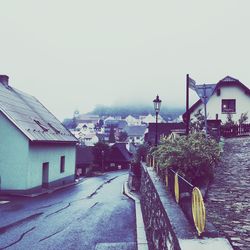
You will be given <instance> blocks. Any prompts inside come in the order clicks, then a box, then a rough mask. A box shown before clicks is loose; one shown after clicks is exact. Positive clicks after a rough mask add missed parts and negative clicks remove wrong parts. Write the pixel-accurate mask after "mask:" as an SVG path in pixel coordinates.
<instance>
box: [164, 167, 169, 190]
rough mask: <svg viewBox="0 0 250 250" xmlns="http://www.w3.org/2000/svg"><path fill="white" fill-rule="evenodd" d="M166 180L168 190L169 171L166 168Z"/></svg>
mask: <svg viewBox="0 0 250 250" xmlns="http://www.w3.org/2000/svg"><path fill="white" fill-rule="evenodd" d="M165 175H166V176H165V178H166V188H168V169H167V168H166V172H165Z"/></svg>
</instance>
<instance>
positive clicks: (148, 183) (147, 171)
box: [141, 164, 195, 250]
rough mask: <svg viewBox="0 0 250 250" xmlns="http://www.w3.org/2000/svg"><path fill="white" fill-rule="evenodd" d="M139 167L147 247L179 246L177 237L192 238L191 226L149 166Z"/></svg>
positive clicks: (173, 247)
mask: <svg viewBox="0 0 250 250" xmlns="http://www.w3.org/2000/svg"><path fill="white" fill-rule="evenodd" d="M141 167H142V177H141V207H142V214H143V219H144V223H145V229H146V234H147V240H148V244H149V249H150V250H158V249H159V250H164V249H180V244H179V239H193V238H195V232H194V229H193V228H192V227H191V226H190V225H189V223H188V221H187V219H186V217H185V215H184V214H183V212H182V210H181V209H180V207H179V206H178V204H176V202H175V201H174V199H173V197H172V196H171V194H170V193H168V191H167V192H166V189H165V187H164V185H163V184H162V182H161V181H160V179H159V177H158V176H157V175H156V173H155V172H154V171H153V170H152V168H149V167H146V166H145V165H144V164H142V166H141Z"/></svg>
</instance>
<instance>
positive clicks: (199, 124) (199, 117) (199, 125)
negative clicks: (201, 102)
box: [190, 109, 205, 131]
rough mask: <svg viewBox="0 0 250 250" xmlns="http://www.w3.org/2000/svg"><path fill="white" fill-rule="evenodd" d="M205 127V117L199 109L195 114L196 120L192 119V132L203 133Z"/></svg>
mask: <svg viewBox="0 0 250 250" xmlns="http://www.w3.org/2000/svg"><path fill="white" fill-rule="evenodd" d="M204 126H205V116H204V115H203V113H202V110H201V109H199V110H198V111H197V112H196V113H195V114H194V118H192V119H191V125H190V128H191V131H202V129H203V128H204Z"/></svg>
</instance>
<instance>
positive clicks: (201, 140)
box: [151, 133, 221, 185]
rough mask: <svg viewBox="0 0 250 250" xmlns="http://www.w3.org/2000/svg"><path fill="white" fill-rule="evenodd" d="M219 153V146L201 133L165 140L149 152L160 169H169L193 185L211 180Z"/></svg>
mask: <svg viewBox="0 0 250 250" xmlns="http://www.w3.org/2000/svg"><path fill="white" fill-rule="evenodd" d="M220 152H221V150H220V146H219V144H218V143H217V142H216V141H215V140H212V139H209V138H206V137H205V135H204V134H203V133H191V134H190V135H189V136H180V137H177V138H175V139H169V138H165V139H163V140H162V141H161V144H160V145H159V146H158V147H157V148H156V147H154V148H153V149H152V150H151V154H152V155H154V156H155V157H156V159H157V162H158V163H159V166H160V167H161V168H168V167H171V168H172V169H173V170H175V171H177V172H178V173H179V174H180V175H182V176H183V177H184V178H186V179H187V180H188V181H190V182H191V183H193V184H194V185H200V184H201V183H204V182H206V181H209V180H211V179H212V177H213V172H214V167H215V166H216V165H217V163H218V161H219V159H220Z"/></svg>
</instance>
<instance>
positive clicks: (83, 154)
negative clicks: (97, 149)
mask: <svg viewBox="0 0 250 250" xmlns="http://www.w3.org/2000/svg"><path fill="white" fill-rule="evenodd" d="M93 163H94V155H93V147H86V146H77V148H76V169H77V173H78V175H85V174H86V170H87V168H89V167H91V166H92V165H93Z"/></svg>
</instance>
